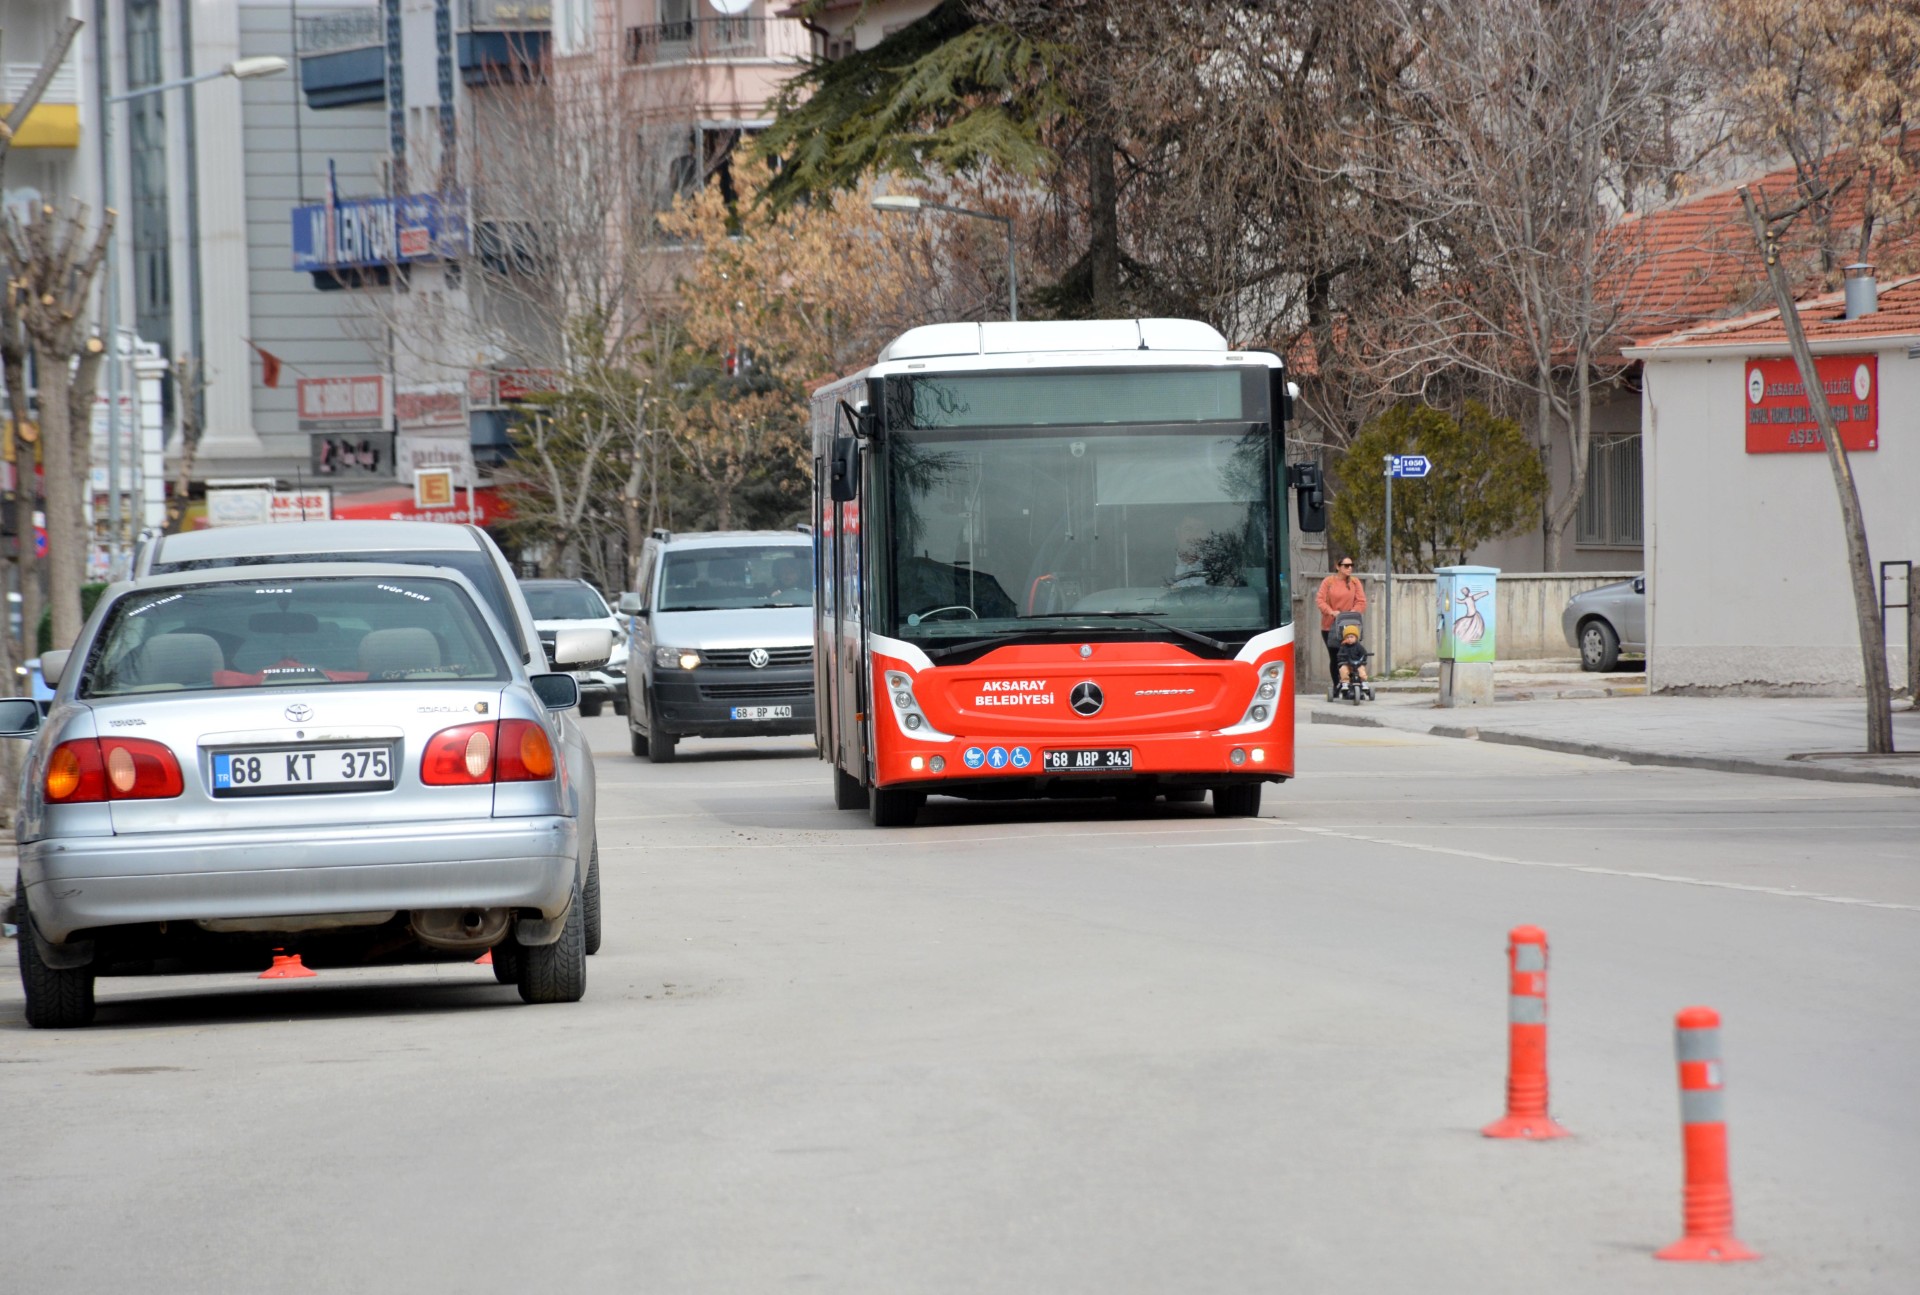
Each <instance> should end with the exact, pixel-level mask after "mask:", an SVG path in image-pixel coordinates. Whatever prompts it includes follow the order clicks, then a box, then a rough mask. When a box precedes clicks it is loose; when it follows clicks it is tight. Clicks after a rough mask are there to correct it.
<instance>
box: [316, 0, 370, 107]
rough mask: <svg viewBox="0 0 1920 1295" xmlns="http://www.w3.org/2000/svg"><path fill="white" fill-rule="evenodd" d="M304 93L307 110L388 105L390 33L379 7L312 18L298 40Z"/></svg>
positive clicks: (340, 11) (336, 11)
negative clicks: (388, 42)
mask: <svg viewBox="0 0 1920 1295" xmlns="http://www.w3.org/2000/svg"><path fill="white" fill-rule="evenodd" d="M294 54H295V56H296V57H297V58H298V59H299V60H300V90H301V93H303V94H305V95H306V96H307V107H309V108H345V107H349V106H351V105H353V104H359V103H385V102H386V100H387V38H386V28H385V26H384V25H383V24H382V22H381V20H380V11H379V10H378V9H376V8H366V9H337V10H333V11H331V12H329V13H323V14H308V15H304V16H302V17H301V19H300V25H299V27H298V28H297V29H296V31H295V35H294Z"/></svg>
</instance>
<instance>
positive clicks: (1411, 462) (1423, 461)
mask: <svg viewBox="0 0 1920 1295" xmlns="http://www.w3.org/2000/svg"><path fill="white" fill-rule="evenodd" d="M1432 470H1433V465H1432V464H1431V463H1429V462H1427V456H1426V455H1424V454H1395V455H1393V456H1392V458H1391V459H1390V460H1389V461H1388V463H1387V475H1388V476H1390V477H1424V476H1426V475H1427V473H1429V472H1431V471H1432Z"/></svg>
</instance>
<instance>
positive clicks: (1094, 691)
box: [1067, 679, 1107, 715]
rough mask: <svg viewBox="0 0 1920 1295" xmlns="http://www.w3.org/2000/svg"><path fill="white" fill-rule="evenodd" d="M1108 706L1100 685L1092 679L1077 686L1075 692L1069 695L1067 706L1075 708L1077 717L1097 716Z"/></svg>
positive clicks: (1074, 688) (1074, 687)
mask: <svg viewBox="0 0 1920 1295" xmlns="http://www.w3.org/2000/svg"><path fill="white" fill-rule="evenodd" d="M1106 704H1107V699H1106V697H1105V696H1104V695H1103V694H1102V693H1101V691H1100V685H1099V684H1097V683H1095V682H1094V681H1093V680H1091V679H1087V680H1083V681H1082V682H1080V683H1077V684H1075V685H1074V686H1073V691H1072V692H1070V693H1068V694H1067V705H1069V706H1071V707H1073V710H1074V713H1075V714H1076V715H1097V714H1099V713H1100V708H1101V707H1102V706H1104V705H1106Z"/></svg>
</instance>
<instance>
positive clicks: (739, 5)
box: [707, 0, 753, 18]
mask: <svg viewBox="0 0 1920 1295" xmlns="http://www.w3.org/2000/svg"><path fill="white" fill-rule="evenodd" d="M707 3H708V4H710V5H712V6H713V7H714V8H715V9H718V10H719V11H720V12H721V13H723V14H725V15H726V16H727V17H729V18H737V17H739V16H740V15H741V14H743V13H745V12H746V11H747V10H749V9H751V8H753V0H707Z"/></svg>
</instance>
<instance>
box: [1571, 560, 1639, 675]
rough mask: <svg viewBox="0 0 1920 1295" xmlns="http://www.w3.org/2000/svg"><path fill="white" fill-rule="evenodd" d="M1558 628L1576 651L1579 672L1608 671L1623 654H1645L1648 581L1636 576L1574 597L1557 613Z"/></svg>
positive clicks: (1618, 661) (1617, 662) (1617, 663)
mask: <svg viewBox="0 0 1920 1295" xmlns="http://www.w3.org/2000/svg"><path fill="white" fill-rule="evenodd" d="M1560 628H1561V629H1562V630H1563V631H1564V632H1565V633H1566V636H1567V642H1568V643H1569V644H1571V645H1572V646H1573V647H1574V648H1576V649H1577V650H1578V651H1579V653H1580V668H1581V669H1582V670H1602V671H1604V670H1611V669H1613V668H1614V667H1615V666H1617V665H1619V664H1620V655H1621V653H1623V652H1624V653H1629V654H1631V655H1634V656H1642V655H1645V653H1646V650H1647V578H1646V577H1645V576H1635V577H1634V578H1633V579H1631V580H1620V581H1616V582H1615V583H1613V584H1610V585H1601V586H1600V587H1599V588H1598V589H1588V590H1586V591H1585V592H1584V593H1577V594H1575V595H1574V596H1573V597H1572V598H1569V599H1568V600H1567V606H1566V610H1565V611H1563V612H1561V613H1560Z"/></svg>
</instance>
